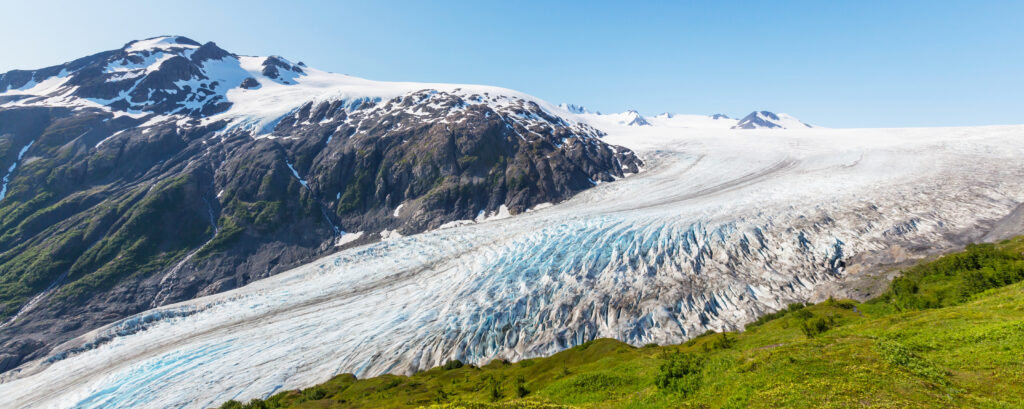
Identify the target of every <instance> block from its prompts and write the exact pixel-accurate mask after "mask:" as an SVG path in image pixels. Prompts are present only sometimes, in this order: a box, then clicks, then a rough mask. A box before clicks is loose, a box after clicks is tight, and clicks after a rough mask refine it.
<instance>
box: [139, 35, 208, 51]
mask: <svg viewBox="0 0 1024 409" xmlns="http://www.w3.org/2000/svg"><path fill="white" fill-rule="evenodd" d="M200 46H201V44H199V43H198V42H196V41H195V40H192V39H191V38H188V37H183V36H159V37H152V38H147V39H145V40H135V41H131V42H129V43H128V44H125V45H124V47H123V48H122V49H123V50H124V51H126V52H129V53H135V52H141V51H152V50H161V51H172V50H176V49H189V48H199V47H200Z"/></svg>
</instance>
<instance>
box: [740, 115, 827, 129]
mask: <svg viewBox="0 0 1024 409" xmlns="http://www.w3.org/2000/svg"><path fill="white" fill-rule="evenodd" d="M810 127H811V126H810V125H808V124H806V123H803V122H801V121H800V120H799V119H796V118H794V117H793V116H791V115H787V114H776V113H774V112H771V111H754V112H751V113H750V114H748V115H747V116H745V117H743V119H740V121H739V122H738V123H737V124H736V125H734V126H733V127H732V129H772V128H777V129H794V128H810Z"/></svg>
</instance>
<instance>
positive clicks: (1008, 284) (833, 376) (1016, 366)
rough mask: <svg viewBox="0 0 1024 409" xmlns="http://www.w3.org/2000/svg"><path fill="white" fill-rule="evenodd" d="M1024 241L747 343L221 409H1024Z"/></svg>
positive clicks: (500, 369)
mask: <svg viewBox="0 0 1024 409" xmlns="http://www.w3.org/2000/svg"><path fill="white" fill-rule="evenodd" d="M1022 252H1024V238H1017V239H1014V240H1010V241H1005V242H1003V243H1000V244H998V245H991V244H987V245H972V246H969V247H968V249H967V250H966V251H964V252H960V253H956V254H951V255H947V256H944V257H942V258H939V259H937V260H934V261H931V262H928V263H922V264H920V265H918V266H915V267H913V268H910V269H908V270H906V271H904V272H903V275H902V277H901V278H900V279H897V280H895V281H894V282H893V283H892V284H891V285H890V287H889V291H888V292H887V293H885V294H884V295H882V296H881V297H879V298H877V299H875V300H872V301H869V302H867V303H855V302H852V301H835V300H829V301H826V302H823V303H819V304H816V305H810V306H806V307H805V306H802V305H793V306H791V307H790V308H789V309H787V310H785V311H784V312H780V313H777V314H772V315H770V316H767V317H764V318H763V319H761V320H759V321H758V322H756V323H753V324H751V325H749V326H748V327H747V330H746V331H744V332H742V333H725V334H721V333H711V334H705V335H703V336H701V337H698V338H696V339H694V340H691V341H689V342H687V343H685V344H682V345H670V346H654V345H651V346H647V347H643V348H634V347H631V346H629V345H627V344H624V343H621V342H618V341H615V340H610V339H600V340H596V341H592V342H588V343H586V344H583V345H580V346H577V347H574V348H571V349H569V350H566V351H563V352H560V353H558V354H555V355H553V356H550V357H547V358H538V359H530V360H525V361H521V362H517V363H506V362H500V361H496V362H492V363H490V364H488V365H486V366H484V367H480V368H476V367H471V366H460V365H459V364H458V363H450V364H449V365H446V367H439V368H434V369H431V370H428V371H424V372H420V373H417V374H415V375H412V376H408V377H406V376H393V375H385V376H380V377H375V378H370V379H355V378H354V377H353V376H351V375H339V376H337V377H335V378H334V379H331V380H330V381H328V382H326V383H324V384H321V385H318V386H315V387H312V388H308V389H305V390H301V391H288V392H282V393H279V394H277V395H274V396H272V397H270V398H268V399H267V400H265V401H264V400H254V401H251V402H249V403H247V404H244V405H243V404H241V403H238V402H233V401H232V402H227V403H225V404H224V405H223V406H222V408H243V407H246V408H415V407H432V408H452V409H455V408H566V407H569V408H686V407H694V408H748V407H749V408H761V407H787V408H788V407H797V408H849V407H868V408H914V407H970V408H1022V407H1024V283H1021V282H1020V281H1021V280H1022V279H1024V256H1022Z"/></svg>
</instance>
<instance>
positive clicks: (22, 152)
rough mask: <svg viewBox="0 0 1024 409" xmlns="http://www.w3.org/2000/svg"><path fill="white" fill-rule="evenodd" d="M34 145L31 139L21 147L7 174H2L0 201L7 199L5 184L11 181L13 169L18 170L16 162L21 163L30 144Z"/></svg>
mask: <svg viewBox="0 0 1024 409" xmlns="http://www.w3.org/2000/svg"><path fill="white" fill-rule="evenodd" d="M34 143H36V141H35V140H34V139H33V140H32V141H30V142H29V143H28V145H25V146H24V147H22V148H21V150H20V151H18V157H17V159H15V160H14V163H12V164H11V166H10V167H9V168H7V173H6V174H4V178H3V181H2V183H3V184H2V185H0V200H4V198H5V197H7V184H8V183H10V181H11V175H12V174H13V173H14V169H17V168H18V162H21V159H22V158H24V157H25V152H28V148H31V147H32V144H34Z"/></svg>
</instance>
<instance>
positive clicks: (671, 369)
mask: <svg viewBox="0 0 1024 409" xmlns="http://www.w3.org/2000/svg"><path fill="white" fill-rule="evenodd" d="M703 365H704V358H703V357H701V356H699V355H695V354H691V353H684V352H677V353H675V354H672V355H670V356H669V358H668V360H666V361H665V362H664V363H662V364H661V366H660V367H659V368H658V374H657V375H656V376H655V378H654V384H655V385H657V386H658V389H659V390H661V391H664V392H670V393H678V394H681V395H683V396H687V395H690V394H692V393H694V392H696V391H697V389H698V388H700V371H701V368H702V367H703Z"/></svg>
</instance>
